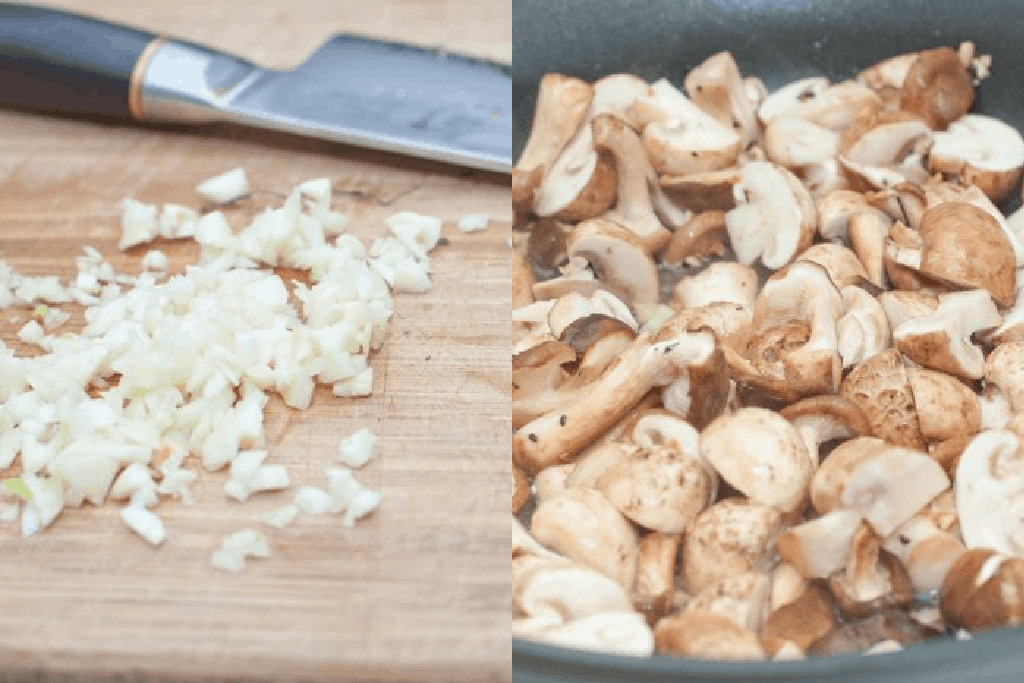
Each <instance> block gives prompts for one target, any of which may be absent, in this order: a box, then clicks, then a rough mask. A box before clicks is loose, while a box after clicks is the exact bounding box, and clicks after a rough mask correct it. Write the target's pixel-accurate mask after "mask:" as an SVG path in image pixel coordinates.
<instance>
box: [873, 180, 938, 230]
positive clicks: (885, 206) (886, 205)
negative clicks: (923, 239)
mask: <svg viewBox="0 0 1024 683" xmlns="http://www.w3.org/2000/svg"><path fill="white" fill-rule="evenodd" d="M866 201H867V203H868V205H869V206H872V207H874V208H876V209H878V210H879V211H881V212H883V213H884V214H886V215H888V216H889V218H890V219H891V220H890V221H889V222H890V224H891V223H892V221H899V222H900V223H903V224H904V225H908V226H910V227H911V228H913V229H914V230H917V229H918V228H920V227H921V217H922V216H923V215H924V212H925V210H927V209H928V208H929V207H928V195H927V193H926V192H925V190H924V189H923V188H922V187H921V186H920V185H916V184H914V183H900V184H899V185H895V186H893V187H890V188H886V189H884V190H879V191H878V192H872V193H870V194H869V195H868V196H867V197H866Z"/></svg>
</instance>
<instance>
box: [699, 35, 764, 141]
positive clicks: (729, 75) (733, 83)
mask: <svg viewBox="0 0 1024 683" xmlns="http://www.w3.org/2000/svg"><path fill="white" fill-rule="evenodd" d="M683 85H684V86H685V87H686V92H687V93H688V94H689V95H690V97H691V98H692V99H693V102H694V103H695V104H696V105H697V106H698V107H700V108H701V109H703V110H704V111H706V112H708V113H709V114H711V116H713V117H714V118H715V119H716V120H717V121H718V122H719V123H720V124H722V125H723V126H725V127H726V128H729V129H731V130H735V131H737V132H738V133H739V134H740V136H741V142H742V146H743V147H746V146H747V145H749V144H750V143H751V142H754V141H755V140H756V139H757V137H758V135H759V133H760V130H759V128H758V125H757V116H756V114H755V112H754V109H755V105H754V102H753V101H752V100H751V97H750V95H749V93H748V88H747V85H748V84H747V83H746V82H745V81H744V80H743V76H742V75H741V74H740V70H739V67H737V66H736V60H735V59H733V56H732V54H730V53H729V52H719V53H718V54H714V55H711V56H710V57H708V58H707V59H705V60H704V61H703V62H701V63H700V64H699V65H698V66H696V67H695V68H693V69H691V70H690V72H689V73H688V74H686V78H685V79H684V80H683ZM762 87H763V84H762ZM755 88H756V84H755Z"/></svg>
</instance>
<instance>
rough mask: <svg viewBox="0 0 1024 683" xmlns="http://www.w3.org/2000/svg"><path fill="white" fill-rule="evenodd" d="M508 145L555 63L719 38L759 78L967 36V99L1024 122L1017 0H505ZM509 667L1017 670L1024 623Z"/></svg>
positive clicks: (601, 671)
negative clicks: (799, 647)
mask: <svg viewBox="0 0 1024 683" xmlns="http://www.w3.org/2000/svg"><path fill="white" fill-rule="evenodd" d="M513 14H514V18H513V22H514V23H513V35H514V41H515V42H514V47H513V66H512V72H513V86H512V89H513V99H514V102H513V116H514V120H515V153H516V154H517V155H518V153H519V151H520V150H522V148H523V145H524V144H525V142H526V135H527V132H528V131H529V126H530V117H531V115H532V112H533V105H534V98H535V95H536V89H537V83H538V81H539V80H540V77H541V75H543V74H544V73H545V72H548V71H557V72H561V73H566V74H572V75H575V76H580V77H582V78H586V79H590V80H593V79H595V78H597V77H599V76H602V75H605V74H610V73H616V72H623V71H624V72H629V73H634V74H637V75H639V76H642V77H644V78H647V79H649V80H655V79H656V78H659V77H661V76H666V77H668V78H669V79H670V80H672V81H673V82H674V83H676V84H677V85H678V84H681V83H682V79H683V76H684V75H685V74H686V72H687V71H688V70H689V69H691V68H692V67H694V66H696V65H697V64H699V63H700V62H701V61H702V60H703V59H704V58H705V57H707V56H709V55H711V54H713V53H715V52H718V51H720V50H730V51H731V52H732V53H733V55H735V57H736V61H737V62H738V63H739V66H740V69H741V71H742V72H743V73H744V74H745V75H756V76H760V77H761V78H762V79H763V80H764V82H765V84H766V85H767V86H768V88H769V89H770V90H771V89H774V88H776V87H778V86H780V85H782V84H784V83H787V82H789V81H792V80H795V79H797V78H802V77H805V76H812V75H818V74H825V75H827V76H829V77H831V78H832V79H833V80H836V79H842V78H847V77H850V76H853V75H854V74H856V73H857V71H859V70H860V69H861V68H863V67H866V66H868V65H870V64H872V63H873V62H875V61H877V60H879V59H882V58H884V57H889V56H892V55H895V54H897V53H900V52H908V51H913V50H920V49H924V48H929V47H935V46H938V45H949V46H952V47H956V46H957V45H958V44H959V43H960V41H962V40H973V41H974V42H975V43H976V44H977V46H978V51H979V53H988V54H991V55H992V56H993V60H994V65H993V72H992V77H991V78H989V79H988V80H986V81H985V82H984V84H983V85H982V86H981V88H980V89H979V91H978V97H977V101H976V104H975V109H976V110H978V111H981V112H984V113H986V114H990V115H992V116H996V117H998V118H1000V119H1003V120H1004V121H1007V122H1008V123H1011V124H1013V125H1014V126H1016V127H1017V129H1018V130H1024V21H1022V14H1024V2H1021V1H1020V0H930V1H928V0H883V1H879V0H866V1H860V2H858V1H857V0H818V1H816V2H815V1H814V0H703V1H701V0H516V1H515V4H514V12H513ZM512 662H513V668H514V669H515V679H516V680H517V681H522V682H523V683H534V682H539V681H608V682H611V681H616V682H619V681H623V682H624V681H637V682H638V683H639V682H643V683H647V682H653V681H667V680H688V681H695V680H716V681H737V682H738V681H754V680H762V681H797V680H799V681H829V682H836V683H838V682H842V683H866V682H868V681H871V682H873V683H875V682H878V683H880V682H882V681H885V682H889V681H920V682H922V683H923V682H924V681H930V682H932V683H949V682H952V681H971V683H980V682H982V681H986V682H987V681H1021V680H1022V679H1024V632H1022V631H1021V629H1012V630H1003V631H997V632H993V633H988V634H984V635H981V636H977V637H975V638H974V639H973V640H971V641H968V642H959V641H955V640H952V639H939V640H935V641H930V642H926V643H922V644H920V645H916V646H912V647H910V648H908V649H907V650H906V651H904V652H900V653H896V654H889V655H879V656H874V657H864V656H862V655H844V656H840V657H829V658H819V659H809V660H807V661H803V662H793V663H775V664H764V663H762V664H734V663H719V662H700V661H692V660H684V659H673V658H668V657H654V658H651V659H630V658H625V657H612V656H607V655H598V654H591V653H583V652H577V651H572V650H564V649H559V648H553V647H548V646H544V645H537V644H534V643H526V642H519V641H517V642H514V643H513V646H512Z"/></svg>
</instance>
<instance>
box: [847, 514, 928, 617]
mask: <svg viewBox="0 0 1024 683" xmlns="http://www.w3.org/2000/svg"><path fill="white" fill-rule="evenodd" d="M828 584H829V588H831V589H832V594H833V595H834V596H835V597H836V601H837V602H838V604H839V608H840V609H841V610H842V612H843V614H844V615H846V616H847V617H849V618H854V619H856V618H860V617H867V616H870V615H872V614H877V613H878V612H881V611H885V610H889V609H905V608H907V607H909V606H910V605H911V603H912V602H913V600H914V596H913V594H912V593H911V589H910V578H909V577H908V576H907V571H906V569H904V567H903V565H902V564H900V561H899V560H898V559H896V557H895V556H894V555H892V554H891V553H889V552H887V551H885V550H883V549H882V539H880V538H879V537H878V536H876V535H875V534H874V533H873V532H872V531H871V529H869V528H868V527H866V526H862V527H860V528H859V529H858V530H857V532H856V533H855V534H854V536H853V540H852V542H851V544H850V559H849V561H848V562H847V563H846V570H845V571H843V572H839V573H837V574H834V575H832V576H831V577H829V582H828Z"/></svg>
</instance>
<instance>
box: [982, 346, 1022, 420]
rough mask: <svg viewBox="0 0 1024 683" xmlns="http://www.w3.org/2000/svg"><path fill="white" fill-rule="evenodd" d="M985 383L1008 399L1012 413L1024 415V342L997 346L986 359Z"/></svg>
mask: <svg viewBox="0 0 1024 683" xmlns="http://www.w3.org/2000/svg"><path fill="white" fill-rule="evenodd" d="M985 381H986V382H987V383H989V384H991V385H992V386H994V387H996V388H998V389H999V391H1000V392H1001V393H1002V395H1003V396H1005V397H1006V400H1007V401H1008V402H1009V404H1010V412H1012V413H1013V414H1015V415H1016V414H1020V413H1024V342H1006V343H1005V344H1000V345H999V346H997V347H996V349H995V350H994V351H993V352H992V353H990V354H989V355H988V358H986V359H985Z"/></svg>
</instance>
